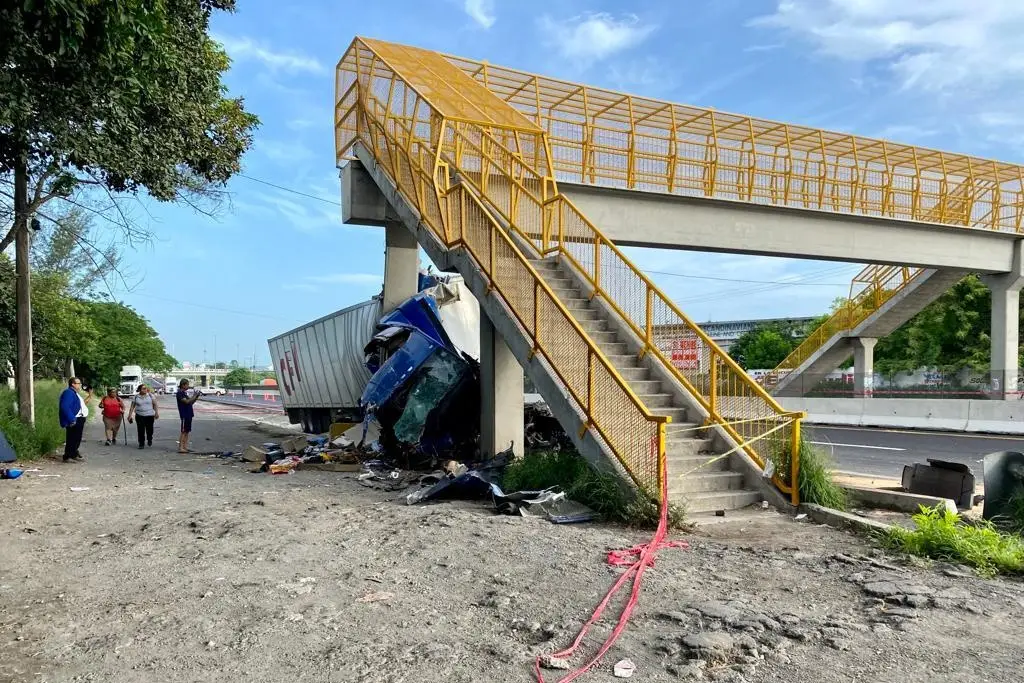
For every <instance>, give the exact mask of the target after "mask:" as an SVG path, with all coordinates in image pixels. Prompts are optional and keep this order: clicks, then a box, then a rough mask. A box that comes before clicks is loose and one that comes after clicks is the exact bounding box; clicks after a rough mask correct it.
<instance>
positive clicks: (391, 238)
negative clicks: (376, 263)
mask: <svg viewBox="0 0 1024 683" xmlns="http://www.w3.org/2000/svg"><path fill="white" fill-rule="evenodd" d="M384 244H385V247H384V300H383V312H384V313H388V312H390V311H392V310H394V309H395V308H396V307H397V306H398V305H399V304H401V303H402V302H403V301H405V300H406V299H408V298H409V297H411V296H412V295H413V294H415V293H416V292H417V291H418V290H419V275H420V270H419V265H420V256H419V252H420V247H419V244H417V243H416V237H415V236H414V235H413V234H412V233H411V232H409V231H408V230H406V229H405V226H403V225H402V224H400V223H392V222H390V221H389V222H387V223H385V225H384Z"/></svg>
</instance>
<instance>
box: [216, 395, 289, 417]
mask: <svg viewBox="0 0 1024 683" xmlns="http://www.w3.org/2000/svg"><path fill="white" fill-rule="evenodd" d="M266 396H267V398H264V393H263V392H258V393H255V394H250V393H248V392H246V394H245V395H244V396H240V395H235V396H203V398H202V399H201V400H203V401H211V402H214V403H227V404H231V405H238V406H246V407H248V408H256V409H260V410H271V411H274V412H278V413H280V412H283V411H284V408H282V407H281V401H280V399H279V397H278V395H277V394H266ZM268 399H269V400H268Z"/></svg>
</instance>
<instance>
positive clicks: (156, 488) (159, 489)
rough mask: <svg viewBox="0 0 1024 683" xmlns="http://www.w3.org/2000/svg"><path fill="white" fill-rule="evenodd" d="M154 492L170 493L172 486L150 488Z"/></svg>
mask: <svg viewBox="0 0 1024 683" xmlns="http://www.w3.org/2000/svg"><path fill="white" fill-rule="evenodd" d="M150 488H152V489H153V490H154V491H170V490H171V489H173V488H174V484H167V485H165V486H151V487H150Z"/></svg>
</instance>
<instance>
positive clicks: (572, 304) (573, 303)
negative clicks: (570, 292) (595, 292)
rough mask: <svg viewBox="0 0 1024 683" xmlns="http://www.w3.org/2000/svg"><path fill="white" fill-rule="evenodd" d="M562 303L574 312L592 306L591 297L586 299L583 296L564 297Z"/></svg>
mask: <svg viewBox="0 0 1024 683" xmlns="http://www.w3.org/2000/svg"><path fill="white" fill-rule="evenodd" d="M562 303H563V304H565V307H566V308H568V309H569V310H570V311H572V312H573V313H574V314H575V313H576V311H582V310H585V309H588V308H590V299H584V298H582V297H577V298H571V299H562Z"/></svg>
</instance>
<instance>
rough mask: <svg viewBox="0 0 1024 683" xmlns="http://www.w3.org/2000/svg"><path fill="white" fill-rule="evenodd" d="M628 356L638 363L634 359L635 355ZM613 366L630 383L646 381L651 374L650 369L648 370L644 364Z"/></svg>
mask: <svg viewBox="0 0 1024 683" xmlns="http://www.w3.org/2000/svg"><path fill="white" fill-rule="evenodd" d="M628 357H629V358H632V359H633V361H634V362H637V363H639V361H637V359H636V356H628ZM612 364H613V365H614V364H615V361H614V360H613V361H612ZM615 368H616V369H617V370H618V371H619V374H620V375H622V378H623V379H625V380H626V381H627V382H630V383H632V382H644V381H647V379H648V378H649V377H650V376H651V371H650V370H648V369H647V368H646V367H645V366H643V365H639V364H637V365H634V366H621V365H615Z"/></svg>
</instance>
